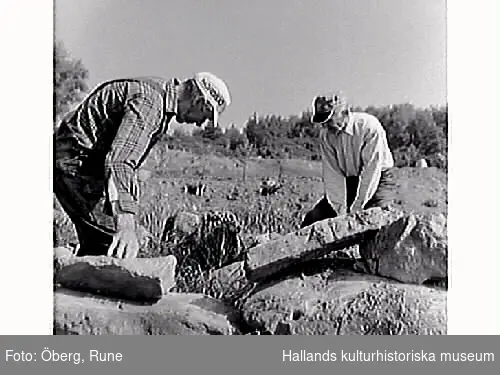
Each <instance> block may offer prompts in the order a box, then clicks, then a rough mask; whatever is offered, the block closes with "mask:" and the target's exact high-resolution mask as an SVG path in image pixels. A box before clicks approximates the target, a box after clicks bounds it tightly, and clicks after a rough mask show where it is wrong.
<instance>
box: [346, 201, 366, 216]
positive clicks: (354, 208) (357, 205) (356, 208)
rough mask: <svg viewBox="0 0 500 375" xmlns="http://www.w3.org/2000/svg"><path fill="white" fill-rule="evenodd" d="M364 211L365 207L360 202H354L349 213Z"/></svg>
mask: <svg viewBox="0 0 500 375" xmlns="http://www.w3.org/2000/svg"><path fill="white" fill-rule="evenodd" d="M362 210H363V206H362V205H361V204H360V203H359V202H354V203H353V204H352V206H351V208H350V209H349V213H351V214H352V213H355V212H358V211H362Z"/></svg>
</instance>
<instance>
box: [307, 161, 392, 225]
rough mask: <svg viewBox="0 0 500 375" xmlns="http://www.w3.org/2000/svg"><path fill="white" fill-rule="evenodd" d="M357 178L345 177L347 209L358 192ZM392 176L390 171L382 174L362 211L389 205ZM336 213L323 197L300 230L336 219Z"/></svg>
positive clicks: (390, 201)
mask: <svg viewBox="0 0 500 375" xmlns="http://www.w3.org/2000/svg"><path fill="white" fill-rule="evenodd" d="M358 185H359V178H358V177H347V178H346V203H347V207H350V206H351V205H352V203H353V202H354V199H355V198H356V193H357V191H358ZM394 191H395V185H394V176H393V173H392V171H391V170H390V169H389V170H386V171H383V172H382V175H381V177H380V182H379V185H378V187H377V190H376V191H375V194H374V195H373V197H372V198H371V199H370V200H369V201H368V202H367V203H366V204H365V206H364V207H363V209H368V208H372V207H386V206H388V205H390V204H391V203H392V202H393V200H394ZM337 215H338V214H337V212H335V210H334V209H333V207H332V206H331V205H330V203H329V202H328V200H327V199H326V197H323V199H321V200H320V201H319V202H318V203H316V205H315V206H314V207H313V209H312V210H311V211H309V212H308V213H307V214H306V216H305V217H304V219H303V220H302V223H301V225H300V227H301V228H304V227H306V226H308V225H311V224H313V223H315V222H317V221H321V220H325V219H330V218H333V217H337Z"/></svg>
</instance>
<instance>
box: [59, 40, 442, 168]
mask: <svg viewBox="0 0 500 375" xmlns="http://www.w3.org/2000/svg"><path fill="white" fill-rule="evenodd" d="M88 76H89V72H88V70H87V69H86V68H85V66H84V64H83V63H82V61H81V60H78V59H74V58H73V57H71V55H70V54H69V53H68V51H67V50H66V49H65V47H64V45H63V44H62V43H61V42H56V43H55V45H54V125H55V126H56V125H57V120H58V118H60V116H61V115H63V114H64V113H65V112H66V111H68V110H69V109H70V108H71V106H72V105H74V104H75V103H77V102H78V101H79V100H81V98H82V96H83V95H84V93H85V92H86V91H87V90H88V86H87V79H88ZM352 109H353V111H364V112H367V113H370V114H372V115H374V116H376V117H377V118H378V119H379V120H380V122H381V124H382V126H383V127H384V128H385V130H386V132H387V138H388V142H389V147H390V148H391V150H392V152H393V155H394V159H395V163H396V166H413V165H414V164H415V162H416V161H417V160H419V159H422V158H424V159H426V160H427V163H428V164H429V165H430V166H435V167H438V168H442V169H445V170H446V169H447V160H448V107H447V106H441V107H429V108H417V107H415V106H413V105H412V104H396V105H388V106H379V107H375V106H370V107H367V108H361V107H356V108H352ZM311 115H312V113H311V111H310V110H305V111H303V112H302V113H301V114H299V115H292V116H288V117H284V116H282V115H277V114H269V115H264V116H257V115H256V114H252V115H251V116H249V118H248V120H247V121H246V123H245V124H239V125H238V126H237V125H236V124H232V125H231V126H230V128H229V129H227V130H226V131H223V130H222V129H221V128H211V127H207V128H204V129H202V128H200V129H195V130H194V131H193V132H191V133H187V132H184V131H182V130H181V129H176V130H175V131H174V132H173V133H172V134H168V135H165V136H164V137H163V138H162V140H161V142H162V143H167V145H168V147H169V148H170V149H177V150H185V151H190V152H193V153H196V154H206V153H214V154H219V155H225V156H230V157H237V158H242V157H251V156H253V157H261V158H279V159H284V158H294V159H307V160H319V159H320V157H321V156H320V150H319V143H318V135H319V126H318V125H317V124H313V123H312V122H311V120H310V119H311Z"/></svg>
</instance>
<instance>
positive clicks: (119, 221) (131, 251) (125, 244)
mask: <svg viewBox="0 0 500 375" xmlns="http://www.w3.org/2000/svg"><path fill="white" fill-rule="evenodd" d="M116 227H117V232H116V234H115V235H114V236H113V242H112V243H111V245H110V246H109V248H108V254H107V255H108V256H115V257H116V258H135V257H136V256H137V252H138V251H139V241H138V240H137V234H136V232H135V220H134V215H132V214H129V213H120V214H118V215H117V216H116Z"/></svg>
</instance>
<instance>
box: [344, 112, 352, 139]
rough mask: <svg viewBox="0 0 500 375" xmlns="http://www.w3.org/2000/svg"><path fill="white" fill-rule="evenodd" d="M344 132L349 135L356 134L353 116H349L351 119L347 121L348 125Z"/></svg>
mask: <svg viewBox="0 0 500 375" xmlns="http://www.w3.org/2000/svg"><path fill="white" fill-rule="evenodd" d="M342 131H343V132H345V133H347V134H349V135H353V134H354V118H353V116H352V114H349V119H348V120H347V124H346V126H345V127H344V129H342Z"/></svg>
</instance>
